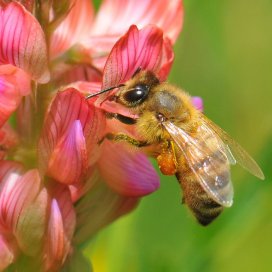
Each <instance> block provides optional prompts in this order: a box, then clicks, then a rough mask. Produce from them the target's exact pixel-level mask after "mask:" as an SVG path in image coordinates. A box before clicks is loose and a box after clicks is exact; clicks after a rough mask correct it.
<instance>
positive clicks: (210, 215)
mask: <svg viewBox="0 0 272 272" xmlns="http://www.w3.org/2000/svg"><path fill="white" fill-rule="evenodd" d="M176 177H177V179H178V180H179V182H180V185H181V187H182V191H183V203H184V204H186V205H187V206H188V208H189V209H190V210H191V212H192V213H193V214H194V216H195V217H196V219H197V221H198V222H199V223H200V224H201V225H203V226H207V225H208V224H210V223H211V222H212V221H213V220H214V219H215V218H216V217H217V216H218V215H219V214H220V213H221V212H222V211H223V206H221V205H220V204H218V203H217V202H215V201H214V200H213V199H212V198H211V197H210V196H209V195H208V193H206V191H204V189H203V188H202V186H201V185H200V183H199V182H198V181H197V180H196V179H193V178H192V176H191V175H190V174H189V173H179V172H178V173H177V174H176Z"/></svg>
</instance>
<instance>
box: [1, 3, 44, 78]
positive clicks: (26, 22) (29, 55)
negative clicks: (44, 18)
mask: <svg viewBox="0 0 272 272" xmlns="http://www.w3.org/2000/svg"><path fill="white" fill-rule="evenodd" d="M0 64H12V65H14V66H16V67H18V68H21V69H23V70H24V71H26V72H28V73H29V74H30V75H31V77H32V78H33V79H35V80H37V81H38V82H39V83H46V82H48V80H49V70H48V63H47V49H46V41H45V36H44V33H43V30H42V28H41V26H40V24H39V22H38V21H37V20H36V19H35V17H34V16H32V14H31V13H29V12H28V11H27V10H26V9H25V8H24V7H23V6H22V5H20V4H19V3H16V2H12V3H10V4H8V5H6V6H4V7H0Z"/></svg>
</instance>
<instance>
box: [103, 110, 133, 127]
mask: <svg viewBox="0 0 272 272" xmlns="http://www.w3.org/2000/svg"><path fill="white" fill-rule="evenodd" d="M106 118H108V119H113V118H114V119H116V120H118V121H120V122H121V123H123V124H126V125H134V124H136V122H137V119H133V118H131V117H127V116H125V115H122V114H119V113H112V112H106Z"/></svg>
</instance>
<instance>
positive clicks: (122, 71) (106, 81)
mask: <svg viewBox="0 0 272 272" xmlns="http://www.w3.org/2000/svg"><path fill="white" fill-rule="evenodd" d="M163 43H164V41H163V33H162V31H161V30H160V29H158V28H156V27H154V26H148V27H146V28H144V29H141V30H138V28H137V27H136V26H131V27H130V29H129V30H128V32H127V33H126V34H125V35H124V36H123V37H122V38H121V39H120V40H119V41H118V42H117V43H116V44H115V45H114V47H113V49H112V51H111V53H110V55H109V57H108V59H107V62H106V64H105V69H104V77H103V86H102V88H108V87H112V86H116V85H118V84H120V83H123V82H125V81H127V80H128V79H130V78H131V77H132V75H133V74H134V73H135V71H136V70H137V68H139V67H141V68H142V69H144V70H152V71H154V72H159V68H160V64H161V58H162V54H163Z"/></svg>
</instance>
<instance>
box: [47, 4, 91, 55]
mask: <svg viewBox="0 0 272 272" xmlns="http://www.w3.org/2000/svg"><path fill="white" fill-rule="evenodd" d="M70 9H71V10H70V12H69V13H68V15H67V16H66V18H65V19H64V20H63V21H62V22H61V24H60V25H59V26H58V27H57V29H56V30H55V31H54V32H53V35H52V36H51V44H50V45H51V48H50V49H51V50H50V52H51V57H54V56H56V55H58V54H61V53H63V52H64V51H66V50H67V49H68V48H70V47H71V46H72V45H74V44H75V43H78V42H82V40H84V38H86V37H87V36H88V35H89V32H90V28H91V25H92V23H93V18H94V8H93V5H92V1H90V0H81V1H78V0H71V1H70Z"/></svg>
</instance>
